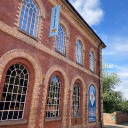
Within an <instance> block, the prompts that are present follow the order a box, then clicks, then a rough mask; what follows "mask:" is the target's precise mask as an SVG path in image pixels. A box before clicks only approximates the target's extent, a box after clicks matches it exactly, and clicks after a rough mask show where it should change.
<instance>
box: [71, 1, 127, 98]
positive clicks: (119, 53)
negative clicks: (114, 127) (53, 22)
mask: <svg viewBox="0 0 128 128" xmlns="http://www.w3.org/2000/svg"><path fill="white" fill-rule="evenodd" d="M69 1H70V2H71V4H72V5H73V6H74V7H75V9H76V10H77V11H78V12H79V14H80V15H81V16H82V17H83V18H84V20H85V21H86V22H87V23H88V24H89V25H90V26H91V28H92V29H93V30H94V31H95V32H96V34H97V35H98V36H99V37H100V38H101V40H102V41H103V42H104V43H105V44H106V46H107V47H106V48H105V49H103V53H102V54H103V62H105V63H107V64H108V65H109V69H108V71H109V72H115V73H117V74H118V76H119V78H120V79H121V83H120V84H119V85H116V86H115V90H116V91H121V92H122V93H123V95H124V97H125V98H126V99H127V100H128V0H69Z"/></svg>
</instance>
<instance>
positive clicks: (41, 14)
mask: <svg viewBox="0 0 128 128" xmlns="http://www.w3.org/2000/svg"><path fill="white" fill-rule="evenodd" d="M19 1H20V2H19V6H18V10H17V14H16V19H15V21H16V22H15V25H16V26H17V28H18V27H19V21H20V16H21V10H22V5H23V2H24V1H23V0H19ZM33 1H34V2H35V3H36V5H37V7H38V10H39V21H38V28H37V38H38V39H41V36H42V32H43V22H44V19H45V8H44V5H43V2H42V0H33Z"/></svg>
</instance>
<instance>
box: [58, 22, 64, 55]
mask: <svg viewBox="0 0 128 128" xmlns="http://www.w3.org/2000/svg"><path fill="white" fill-rule="evenodd" d="M65 39H66V34H65V30H64V28H63V26H62V25H59V29H58V35H57V36H56V50H57V51H59V52H60V53H62V54H65Z"/></svg>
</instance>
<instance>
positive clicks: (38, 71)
mask: <svg viewBox="0 0 128 128" xmlns="http://www.w3.org/2000/svg"><path fill="white" fill-rule="evenodd" d="M16 58H24V59H26V60H28V61H29V62H30V63H31V65H32V67H33V69H34V71H35V72H34V75H35V83H34V88H33V94H32V101H31V104H32V105H31V107H30V115H29V120H28V122H29V123H28V127H29V126H34V122H35V118H34V117H35V112H36V106H35V105H34V104H36V103H35V102H36V101H37V100H38V92H37V91H36V88H39V85H42V74H43V73H42V68H41V66H40V64H39V62H38V60H37V59H36V58H35V56H34V55H33V54H31V53H30V52H28V51H26V50H23V49H15V50H11V51H8V52H7V53H5V54H4V55H3V56H2V57H1V58H0V81H1V79H2V74H3V71H4V68H5V66H6V65H7V64H8V63H9V62H10V61H11V60H13V59H16ZM31 117H33V120H31Z"/></svg>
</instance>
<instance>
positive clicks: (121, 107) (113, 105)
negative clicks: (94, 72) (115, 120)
mask: <svg viewBox="0 0 128 128" xmlns="http://www.w3.org/2000/svg"><path fill="white" fill-rule="evenodd" d="M107 67H108V66H106V65H105V66H103V72H102V75H103V78H102V80H103V106H104V112H105V113H112V112H114V111H126V112H128V102H127V101H126V100H125V99H124V97H123V95H122V93H121V92H120V91H115V90H114V89H115V85H116V86H117V85H118V86H119V83H121V80H120V78H119V77H118V75H117V73H111V72H107Z"/></svg>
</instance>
